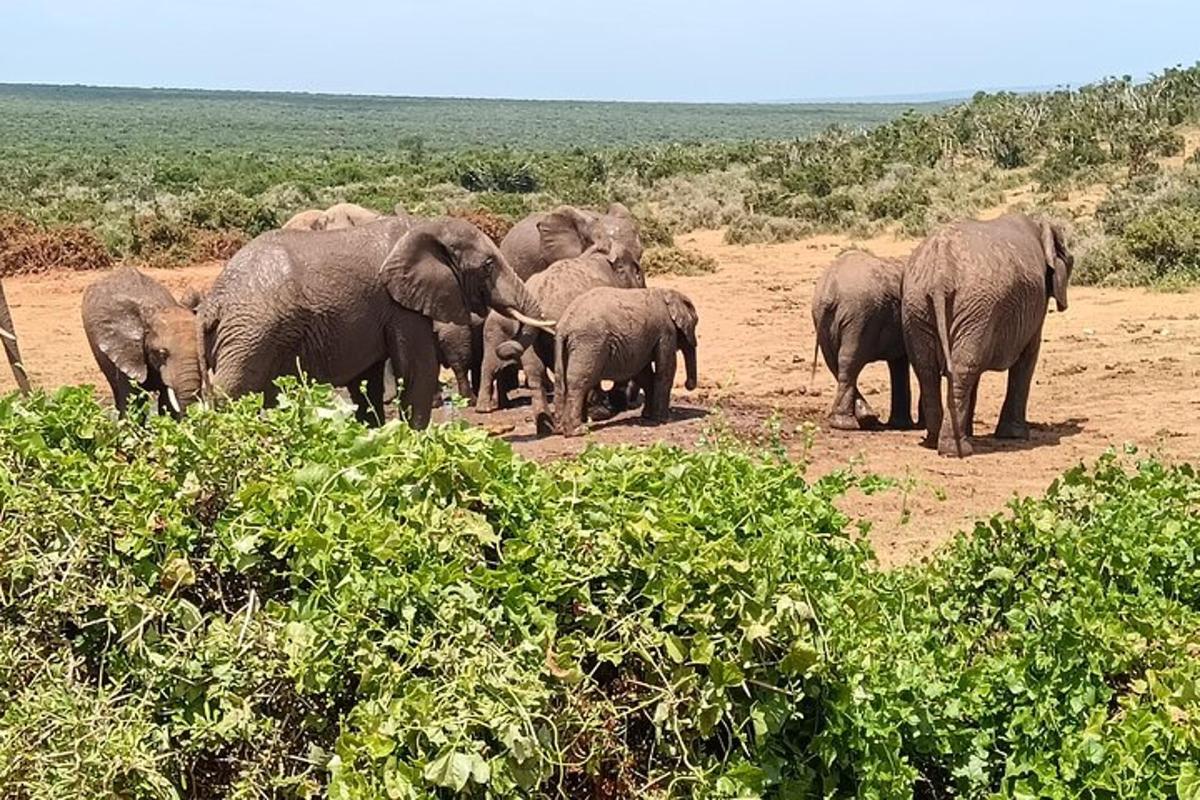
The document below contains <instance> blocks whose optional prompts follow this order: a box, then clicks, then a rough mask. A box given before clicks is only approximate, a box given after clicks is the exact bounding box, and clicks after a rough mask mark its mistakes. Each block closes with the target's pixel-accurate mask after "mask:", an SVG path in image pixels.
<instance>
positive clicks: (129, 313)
mask: <svg viewBox="0 0 1200 800" xmlns="http://www.w3.org/2000/svg"><path fill="white" fill-rule="evenodd" d="M81 314H82V317H83V330H84V333H85V334H86V335H87V340H88V344H89V345H90V346H91V348H92V355H93V356H95V358H96V363H97V364H98V365H99V366H100V371H101V372H102V373H104V377H105V378H106V379H107V380H108V385H109V387H111V389H112V393H113V401H114V403H115V404H116V406H117V412H118V413H119V414H122V415H124V414H125V411H126V409H127V408H128V405H129V398H130V396H131V395H132V394H133V390H134V386H135V385H137V386H139V387H140V388H141V389H143V390H144V391H145V392H146V393H148V394H151V395H155V396H156V397H157V399H158V411H159V413H160V414H164V413H170V414H173V415H174V416H176V417H179V416H182V414H183V412H184V410H185V409H186V408H187V407H188V406H189V405H191V404H192V403H194V402H196V401H197V400H199V399H200V388H201V382H202V376H201V365H200V354H199V352H198V350H197V341H196V314H195V312H194V311H193V310H192V309H191V308H188V307H187V306H185V305H183V304H182V303H180V302H178V301H176V300H175V298H174V297H172V296H171V293H170V292H169V291H167V289H166V288H165V287H164V286H163V285H162V284H160V283H159V282H158V281H156V280H154V279H153V278H151V277H149V276H147V275H145V274H143V273H141V272H139V271H138V270H136V269H134V268H133V267H121V268H120V269H118V270H116V271H115V272H113V273H111V274H109V275H106V276H105V277H103V278H101V279H100V280H98V281H96V282H95V283H93V284H92V285H91V286H88V288H87V289H86V290H85V291H84V293H83V302H82V304H81ZM139 396H140V397H143V398H144V397H145V395H139Z"/></svg>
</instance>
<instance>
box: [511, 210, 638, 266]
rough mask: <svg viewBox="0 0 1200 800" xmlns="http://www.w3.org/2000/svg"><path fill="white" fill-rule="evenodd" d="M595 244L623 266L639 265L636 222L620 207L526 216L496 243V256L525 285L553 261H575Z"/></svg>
mask: <svg viewBox="0 0 1200 800" xmlns="http://www.w3.org/2000/svg"><path fill="white" fill-rule="evenodd" d="M597 244H599V245H602V246H603V248H604V249H605V250H606V251H607V252H610V253H612V255H613V258H614V260H615V261H618V262H621V263H622V264H624V265H627V266H628V265H633V264H637V265H639V266H640V265H641V263H642V239H641V236H640V234H639V232H638V227H637V221H636V220H634V218H633V215H632V214H630V213H629V209H627V208H626V207H625V206H623V205H622V204H620V203H613V204H612V205H610V206H609V207H608V210H607V211H606V212H605V213H603V214H601V213H599V212H597V211H592V210H591V209H586V208H576V207H575V206H559V207H558V208H555V209H554V210H553V211H546V212H537V213H534V214H530V215H529V216H528V217H526V218H525V219H523V220H521V221H520V222H518V223H517V224H516V225H514V226H513V227H512V230H510V231H509V232H508V235H507V236H505V237H504V240H503V241H502V242H500V252H501V253H504V257H505V258H507V259H508V263H510V264H512V268H513V269H515V270H516V271H517V274H518V275H520V276H521V279H522V280H526V281H527V280H529V279H530V278H531V277H533V276H534V275H536V274H537V273H539V272H541V271H543V270H545V269H546V268H548V267H549V266H550V265H551V264H553V263H554V262H555V261H562V260H563V259H566V258H577V257H579V256H581V255H583V253H584V251H585V250H587V249H588V248H590V247H593V246H594V245H597Z"/></svg>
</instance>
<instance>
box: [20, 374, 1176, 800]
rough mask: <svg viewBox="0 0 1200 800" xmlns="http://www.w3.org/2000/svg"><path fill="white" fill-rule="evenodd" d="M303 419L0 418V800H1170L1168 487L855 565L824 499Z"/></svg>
mask: <svg viewBox="0 0 1200 800" xmlns="http://www.w3.org/2000/svg"><path fill="white" fill-rule="evenodd" d="M334 402H335V401H334V400H333V396H332V394H331V393H330V392H329V391H328V390H316V391H301V390H298V389H297V388H295V387H294V386H292V387H290V388H287V389H286V390H285V392H284V395H283V397H282V399H281V402H280V403H279V407H278V408H276V409H274V410H271V411H267V412H265V413H264V412H262V411H261V410H260V408H258V407H257V405H256V401H255V400H254V399H253V398H246V399H244V400H242V401H239V402H237V403H235V404H233V405H232V406H231V407H230V408H228V409H226V410H224V411H223V412H221V413H215V412H211V411H205V410H203V409H197V410H195V412H194V413H192V414H191V415H190V416H189V418H188V419H187V420H185V421H184V422H182V423H176V422H174V421H172V420H169V419H162V418H156V419H153V420H150V421H149V422H148V423H145V422H144V421H141V420H136V419H134V420H127V421H124V422H116V421H114V420H113V419H112V418H111V417H110V416H109V414H108V413H107V412H106V411H105V410H104V409H103V408H102V407H101V406H100V405H99V404H97V403H96V402H95V401H94V399H92V398H91V397H89V396H88V395H87V393H86V390H85V389H79V388H71V389H64V390H61V391H60V392H59V393H58V394H57V395H56V396H54V397H47V396H44V395H37V396H34V397H32V398H30V399H28V400H25V399H21V398H19V397H17V396H15V395H10V396H8V397H5V398H2V399H0V621H2V622H3V624H0V796H4V797H7V798H14V800H24V799H25V798H29V799H32V798H45V797H54V798H64V799H68V798H94V797H123V798H131V799H135V798H173V797H186V798H202V797H205V798H206V797H240V798H250V797H261V796H281V797H314V796H318V795H322V794H324V793H327V794H328V796H329V797H332V798H338V799H341V800H345V799H347V798H378V797H390V798H418V797H432V796H442V797H449V796H468V797H480V798H482V797H492V798H502V797H528V796H538V797H571V798H576V797H596V798H633V797H638V798H644V797H664V798H665V797H709V798H758V797H761V798H808V797H814V798H815V797H862V798H903V800H909V799H910V798H913V797H918V798H924V797H929V798H934V797H950V796H956V797H974V798H985V797H996V796H1000V797H1013V798H1020V797H1051V798H1075V797H1139V798H1172V799H1175V798H1179V799H1180V800H1184V799H1186V798H1194V797H1196V796H1197V792H1198V791H1200V771H1198V770H1197V767H1196V765H1197V763H1200V692H1198V691H1197V688H1196V687H1197V686H1198V685H1200V660H1198V659H1197V658H1196V655H1197V653H1200V563H1198V561H1197V555H1196V554H1197V553H1200V514H1198V513H1197V511H1198V510H1200V478H1198V477H1197V475H1196V473H1195V472H1194V470H1193V469H1192V468H1191V467H1187V466H1176V467H1171V466H1166V465H1163V464H1160V463H1156V462H1154V461H1146V462H1143V463H1140V464H1138V465H1136V467H1132V468H1131V467H1130V465H1127V464H1126V465H1123V464H1122V461H1120V460H1118V459H1117V458H1116V457H1115V456H1112V457H1106V458H1104V459H1102V460H1101V462H1100V463H1099V464H1098V465H1096V466H1095V467H1094V468H1092V469H1084V468H1079V469H1075V470H1072V471H1070V472H1069V473H1067V474H1066V475H1065V476H1063V478H1062V479H1060V480H1059V481H1057V482H1056V483H1055V484H1054V485H1053V486H1052V487H1051V488H1050V490H1049V492H1048V493H1047V495H1046V496H1045V498H1043V499H1038V500H1033V499H1031V500H1025V501H1021V502H1020V503H1018V504H1016V505H1015V506H1014V507H1013V509H1012V511H1011V512H1010V513H1009V514H1008V515H1005V516H998V517H996V518H994V519H992V520H989V521H986V522H982V523H980V524H978V525H977V526H976V528H975V530H974V531H973V532H971V533H970V534H969V535H964V536H962V537H960V538H959V539H958V540H957V541H956V542H954V543H953V544H952V545H951V546H949V547H948V548H947V549H945V550H944V551H943V552H942V553H941V554H940V555H939V556H937V557H936V558H934V559H933V560H932V561H931V562H930V563H928V564H924V565H914V566H911V567H907V568H903V569H899V570H895V571H881V570H879V569H877V568H876V567H875V565H874V562H873V556H872V554H871V551H870V549H869V546H868V545H867V544H866V543H865V540H864V539H862V538H861V537H860V536H858V535H857V534H856V533H854V532H853V531H852V530H847V528H848V520H847V519H846V518H845V517H844V516H843V515H842V514H841V513H840V512H839V511H838V510H837V509H836V507H835V506H834V503H833V501H834V499H835V498H836V497H837V496H838V495H839V494H840V493H841V492H842V491H844V490H845V489H846V488H847V486H849V485H851V484H852V483H854V482H855V479H854V478H853V477H852V476H850V475H848V474H841V473H835V474H832V475H830V476H828V477H826V478H824V479H822V480H821V481H819V482H815V483H813V482H809V481H807V480H806V479H805V478H804V474H803V468H802V467H797V466H795V465H793V464H790V463H788V462H787V461H785V460H780V459H776V458H775V457H773V456H771V455H768V454H754V453H748V452H745V451H742V450H740V449H737V448H736V447H735V446H732V445H730V444H729V443H728V442H726V441H724V440H723V439H722V438H721V437H720V436H713V437H712V438H711V440H710V442H709V443H708V444H707V445H706V446H704V447H701V448H700V449H699V450H698V451H696V452H683V451H680V450H677V449H673V448H668V447H654V448H649V449H632V448H616V449H613V448H594V449H591V450H589V451H588V452H587V453H585V454H584V455H583V457H582V458H580V459H579V460H577V461H570V462H563V463H558V464H554V465H550V466H545V467H540V466H537V465H535V464H532V463H530V462H526V461H524V460H522V459H519V458H517V457H516V456H514V454H513V453H512V451H511V450H510V449H509V447H508V446H507V445H505V444H503V443H502V442H499V441H497V440H495V439H492V438H489V437H488V436H487V435H486V434H485V433H484V432H482V431H480V430H478V429H474V428H469V427H465V426H444V427H435V428H433V429H432V430H429V431H427V432H424V433H416V432H413V431H411V430H410V429H408V428H406V427H403V426H400V425H398V424H393V425H390V426H387V427H385V428H383V429H381V430H368V429H364V428H363V427H361V426H360V425H358V424H357V423H355V422H354V421H353V420H352V417H351V415H350V414H349V411H348V410H345V409H339V408H338V407H336V406H335V405H332V404H333V403H334ZM860 485H862V486H863V487H864V488H872V487H874V488H878V487H879V482H878V480H871V481H867V480H865V479H864V480H862V481H860Z"/></svg>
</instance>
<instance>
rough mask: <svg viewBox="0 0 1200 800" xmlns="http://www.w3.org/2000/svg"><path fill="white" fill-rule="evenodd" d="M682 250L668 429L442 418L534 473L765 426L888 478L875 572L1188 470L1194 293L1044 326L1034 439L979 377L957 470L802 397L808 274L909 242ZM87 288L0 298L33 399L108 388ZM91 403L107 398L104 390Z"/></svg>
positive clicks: (23, 289) (857, 504) (1113, 298)
mask: <svg viewBox="0 0 1200 800" xmlns="http://www.w3.org/2000/svg"><path fill="white" fill-rule="evenodd" d="M680 244H681V245H683V246H685V247H690V248H693V249H696V250H699V251H701V252H704V253H706V254H709V255H711V256H713V257H715V258H716V259H717V260H718V262H719V263H720V265H721V268H720V270H719V271H718V272H716V273H714V274H711V275H702V276H697V277H674V276H670V277H664V278H661V279H659V278H652V279H651V282H652V283H657V284H662V285H669V286H673V287H676V288H678V289H681V290H682V291H684V292H686V293H687V294H688V295H690V296H691V298H692V299H693V301H694V302H695V304H696V306H697V309H698V310H699V312H700V320H701V321H700V331H699V339H700V350H699V353H700V356H699V357H700V387H699V388H698V389H697V390H696V391H695V392H690V393H689V392H686V391H684V390H683V388H682V380H683V376H682V373H683V370H682V365H681V368H680V370H679V373H680V374H679V382H680V386H679V387H678V389H677V393H676V394H675V396H674V405H675V410H674V418H673V420H672V422H671V423H669V424H667V425H664V426H659V427H649V426H644V425H642V424H641V423H640V420H639V419H638V417H637V414H636V412H634V413H632V414H627V415H625V416H623V417H621V418H618V419H616V420H613V421H610V422H606V423H600V424H598V425H596V426H595V428H594V430H593V432H592V433H590V434H589V435H588V436H586V437H582V438H578V439H570V440H565V439H562V438H560V437H553V438H549V439H542V440H538V439H535V438H534V436H533V421H532V419H531V418H530V416H529V413H528V406H519V407H517V408H515V409H512V410H509V411H505V412H501V413H498V414H493V415H490V416H486V417H481V416H479V415H476V414H475V413H474V412H473V411H469V410H467V411H464V410H455V411H452V412H450V413H451V414H452V415H454V416H458V417H461V418H464V419H466V420H468V421H471V422H478V423H480V424H485V425H488V426H489V428H491V429H493V430H494V431H496V432H497V433H498V434H499V435H503V436H504V437H505V438H506V439H508V440H509V441H511V442H512V443H513V445H514V447H515V448H516V449H517V450H518V451H519V452H521V453H524V454H526V455H528V456H530V457H533V458H538V459H545V458H556V457H562V456H566V455H570V454H572V453H576V452H578V451H580V450H581V449H583V448H584V447H585V446H586V445H587V444H588V443H589V442H603V443H615V442H636V443H650V442H655V441H669V442H673V443H678V444H683V445H690V444H694V443H695V442H697V441H698V440H699V439H701V438H702V437H704V436H705V435H706V434H709V433H711V432H712V431H713V430H714V429H717V430H719V429H721V428H725V429H728V430H732V431H733V432H735V433H737V434H739V435H742V436H747V437H757V436H764V435H767V434H768V431H769V428H770V426H771V425H772V420H773V419H774V420H776V421H777V423H776V425H777V427H776V430H778V431H779V432H780V435H781V436H782V440H783V442H784V444H785V445H786V446H787V447H788V449H789V452H790V453H791V454H792V455H793V457H795V458H797V459H801V458H804V459H807V460H808V461H809V463H810V467H809V470H810V471H809V474H810V475H811V476H819V475H822V474H825V473H827V472H829V471H830V470H836V469H841V468H845V467H846V466H847V465H853V466H854V468H855V469H858V470H862V471H871V472H875V473H879V474H882V475H887V476H891V477H894V478H896V479H898V485H897V488H894V489H891V490H888V491H885V492H882V493H878V494H875V495H873V496H871V497H864V496H862V495H859V494H852V495H851V496H849V497H847V498H846V499H845V500H844V501H843V502H844V505H843V508H844V510H845V511H846V512H847V513H848V514H850V515H852V516H853V517H855V518H860V519H865V520H869V521H870V522H871V524H872V529H871V538H872V540H873V541H874V543H875V545H876V548H877V551H878V553H879V556H880V559H881V561H883V562H884V563H886V564H891V563H898V562H903V561H908V560H912V559H916V558H921V557H923V556H926V555H928V554H929V553H930V552H931V551H932V550H933V549H934V548H935V547H936V546H937V545H938V544H939V543H941V542H943V541H945V540H946V539H947V538H949V537H950V536H951V535H952V534H953V532H954V531H956V530H958V529H961V528H963V527H966V526H969V525H970V524H971V522H972V521H973V520H975V519H977V518H980V517H985V516H988V515H990V514H991V513H993V512H995V511H997V510H1000V509H1001V508H1002V507H1003V505H1004V504H1005V502H1007V501H1008V500H1009V499H1011V498H1012V497H1013V496H1014V495H1028V494H1037V493H1040V492H1041V491H1043V490H1044V489H1045V488H1046V487H1047V485H1049V483H1050V482H1051V481H1052V480H1053V479H1054V478H1055V477H1056V476H1057V475H1059V474H1060V473H1061V472H1063V471H1064V470H1065V469H1067V468H1069V467H1071V466H1073V465H1075V464H1077V463H1079V462H1081V461H1091V460H1093V459H1095V458H1096V457H1097V456H1099V455H1100V454H1101V453H1103V452H1104V451H1105V449H1107V448H1110V447H1121V446H1122V445H1124V444H1126V443H1132V444H1136V445H1137V446H1138V447H1140V448H1141V449H1142V451H1143V452H1152V453H1156V454H1161V455H1163V456H1165V457H1168V458H1181V459H1195V458H1196V457H1197V456H1198V455H1200V292H1194V293H1188V294H1162V293H1154V292H1147V291H1141V290H1112V289H1089V288H1074V289H1072V295H1071V308H1070V310H1069V311H1068V312H1067V313H1065V314H1057V313H1053V312H1052V313H1051V314H1050V315H1049V318H1048V319H1047V323H1046V329H1045V342H1044V344H1043V347H1042V353H1041V362H1040V364H1039V366H1038V371H1037V377H1036V385H1035V387H1034V390H1033V396H1032V397H1031V399H1030V420H1031V422H1032V423H1033V427H1034V432H1033V438H1032V440H1031V441H1029V442H1001V441H998V440H994V439H991V438H990V436H988V435H986V434H987V433H990V431H991V430H992V428H993V427H994V425H995V421H996V417H997V414H998V412H999V407H1000V404H1001V402H1002V400H1003V391H1004V376H1003V375H1001V374H990V375H987V376H985V377H984V379H983V383H982V389H981V391H980V396H979V408H978V416H977V420H978V422H977V426H976V427H977V429H979V430H981V431H983V432H984V433H985V435H984V436H983V437H982V438H981V439H980V440H979V441H978V442H977V444H976V455H975V456H973V457H972V458H969V459H966V460H963V461H954V460H949V459H945V458H940V457H939V456H938V455H937V454H936V453H935V452H932V451H929V450H926V449H924V448H922V447H920V446H918V444H917V442H918V439H919V438H920V434H918V433H913V432H904V433H900V432H887V431H882V432H870V433H844V432H840V431H833V430H830V429H828V428H827V427H825V426H824V425H823V424H822V417H823V415H824V412H825V411H826V409H827V405H828V403H829V402H830V400H831V395H832V391H831V390H832V388H833V378H832V377H831V376H830V375H829V373H828V372H827V371H826V370H825V368H824V367H823V366H821V367H820V369H819V370H818V372H817V375H816V379H815V381H813V382H812V383H811V385H810V380H809V372H810V361H811V358H812V352H813V341H814V337H813V330H812V321H811V318H810V315H809V302H810V300H811V296H812V287H813V284H814V282H815V280H816V277H817V275H818V273H819V272H820V270H821V269H822V268H823V267H824V266H825V265H826V264H827V263H828V262H829V261H830V260H831V259H832V258H833V257H834V256H835V255H836V254H837V253H838V252H839V251H840V250H841V249H842V248H844V247H846V246H849V245H857V246H863V247H866V248H868V249H870V250H872V251H874V252H875V253H877V254H879V255H884V256H904V255H906V254H907V253H908V252H909V251H910V250H911V249H912V247H913V246H914V245H915V242H914V241H912V240H902V239H895V238H893V237H891V236H883V237H878V238H874V239H869V240H864V241H858V242H852V241H851V240H849V239H848V238H846V237H842V236H823V237H815V238H812V239H808V240H805V241H801V242H794V243H788V244H780V245H762V246H748V247H742V246H728V245H725V244H723V243H722V239H721V234H720V233H719V232H701V233H696V234H692V235H688V236H684V237H681V240H680ZM219 270H220V266H219V265H217V264H207V265H202V266H197V267H193V268H189V269H182V270H159V271H151V272H152V274H153V275H154V276H155V277H156V278H158V279H160V280H162V281H163V282H164V283H165V284H166V285H167V286H168V287H169V288H171V289H172V291H175V292H177V293H178V292H179V291H181V290H182V289H184V288H185V287H197V288H205V287H207V285H208V284H209V283H211V281H212V280H213V278H214V277H215V276H216V275H217V273H218V272H219ZM96 277H97V276H96V274H95V273H91V274H86V273H70V274H57V275H49V276H34V277H26V278H14V279H9V280H6V281H5V288H6V291H7V293H8V299H9V302H10V305H11V306H12V310H13V315H14V318H15V324H16V326H17V330H18V334H19V335H20V337H21V344H22V348H23V351H24V357H25V362H26V364H27V366H28V368H29V371H30V374H31V377H32V379H33V380H34V382H35V383H37V384H38V385H41V386H55V385H60V384H66V383H92V384H96V385H99V386H102V387H103V386H104V384H103V379H102V378H101V376H100V374H99V372H98V370H97V369H96V366H95V363H94V362H93V360H92V358H91V354H90V353H89V351H88V347H87V343H86V340H85V339H84V336H83V332H82V330H81V326H80V322H79V300H80V294H81V292H82V291H83V288H84V287H85V286H87V285H88V284H89V283H90V282H91V281H93V280H95V279H96ZM861 384H862V388H863V391H864V393H865V394H866V395H867V397H868V399H869V400H870V401H871V402H872V404H873V405H875V407H876V409H877V410H879V411H881V412H883V413H884V414H885V415H886V409H887V405H888V400H887V397H888V393H887V391H888V390H887V370H886V368H885V367H884V365H882V364H878V365H873V366H872V367H870V368H868V370H867V371H866V372H865V373H864V376H863V379H862V381H861ZM11 388H13V385H12V379H11V376H10V375H8V374H7V370H2V371H0V390H3V391H8V390H10V389H11ZM914 388H915V387H914ZM103 394H104V396H106V397H107V390H106V389H105V390H104V392H103ZM510 426H511V427H510ZM812 426H815V427H812ZM806 429H811V430H812V431H813V432H812V434H811V436H809V435H806V434H805V431H806ZM808 440H811V446H808V445H807V441H808Z"/></svg>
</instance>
